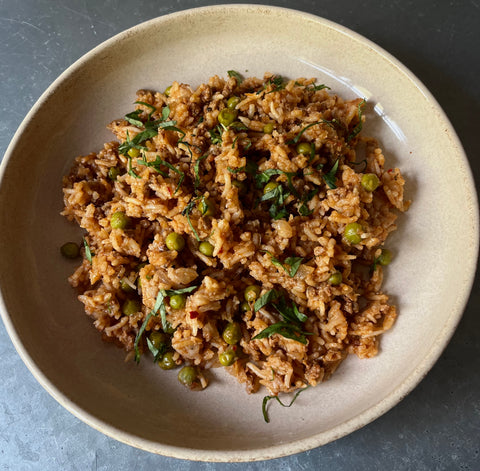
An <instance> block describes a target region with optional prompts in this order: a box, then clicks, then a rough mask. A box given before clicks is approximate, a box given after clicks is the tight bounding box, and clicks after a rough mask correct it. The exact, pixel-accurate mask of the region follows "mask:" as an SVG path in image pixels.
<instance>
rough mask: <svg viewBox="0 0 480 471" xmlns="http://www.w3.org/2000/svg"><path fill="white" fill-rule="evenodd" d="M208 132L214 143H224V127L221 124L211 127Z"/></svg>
mask: <svg viewBox="0 0 480 471" xmlns="http://www.w3.org/2000/svg"><path fill="white" fill-rule="evenodd" d="M208 134H210V140H211V141H212V144H221V143H222V134H223V128H222V127H221V126H219V125H217V126H215V127H214V128H213V129H209V130H208Z"/></svg>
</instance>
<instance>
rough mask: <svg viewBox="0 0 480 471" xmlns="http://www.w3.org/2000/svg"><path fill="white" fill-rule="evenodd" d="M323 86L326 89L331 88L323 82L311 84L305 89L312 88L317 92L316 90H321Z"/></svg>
mask: <svg viewBox="0 0 480 471" xmlns="http://www.w3.org/2000/svg"><path fill="white" fill-rule="evenodd" d="M324 88H327V89H328V90H331V88H330V87H327V85H325V84H323V83H322V84H321V85H315V84H312V87H307V90H312V91H314V92H317V91H318V90H323V89H324Z"/></svg>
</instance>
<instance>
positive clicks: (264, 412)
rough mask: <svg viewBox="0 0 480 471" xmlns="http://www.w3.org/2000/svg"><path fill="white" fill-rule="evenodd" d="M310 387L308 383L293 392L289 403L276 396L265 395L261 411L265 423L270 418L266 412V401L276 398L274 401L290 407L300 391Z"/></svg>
mask: <svg viewBox="0 0 480 471" xmlns="http://www.w3.org/2000/svg"><path fill="white" fill-rule="evenodd" d="M309 387H310V385H308V386H306V387H305V388H302V389H300V390H298V391H297V392H296V393H295V396H293V399H292V400H291V401H290V404H284V403H283V402H282V401H281V400H280V399H279V397H278V396H265V397H264V398H263V401H262V413H263V418H264V420H265V422H267V424H268V423H269V422H270V419H269V417H268V413H267V403H268V401H270V400H271V399H276V401H277V402H278V403H279V404H280V405H281V406H282V407H291V406H292V405H293V403H294V402H295V401H296V399H297V397H298V396H299V395H300V393H302V392H303V391H305V390H306V389H308V388H309Z"/></svg>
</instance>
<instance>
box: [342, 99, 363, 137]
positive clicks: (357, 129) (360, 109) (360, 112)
mask: <svg viewBox="0 0 480 471" xmlns="http://www.w3.org/2000/svg"><path fill="white" fill-rule="evenodd" d="M365 103H366V101H365V98H364V99H363V100H362V101H361V102H360V103H359V104H358V124H357V125H356V126H355V127H354V128H353V131H352V132H351V133H350V134H349V135H348V137H347V139H346V141H347V142H350V141H351V140H352V139H353V138H354V137H355V136H356V135H357V134H358V133H359V132H360V131H361V130H362V126H363V123H362V116H363V105H365Z"/></svg>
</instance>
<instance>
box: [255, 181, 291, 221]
mask: <svg viewBox="0 0 480 471" xmlns="http://www.w3.org/2000/svg"><path fill="white" fill-rule="evenodd" d="M289 196H290V192H289V191H285V190H284V188H283V186H282V185H278V186H277V187H275V188H274V189H273V190H271V191H268V192H267V193H265V194H264V195H262V197H261V198H260V200H259V201H260V202H262V201H270V200H271V201H272V203H271V205H270V208H269V209H268V212H269V214H270V217H271V218H272V219H275V220H277V219H282V218H286V217H287V216H288V211H287V209H286V208H285V207H284V204H285V200H286V199H287V198H288V197H289Z"/></svg>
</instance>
